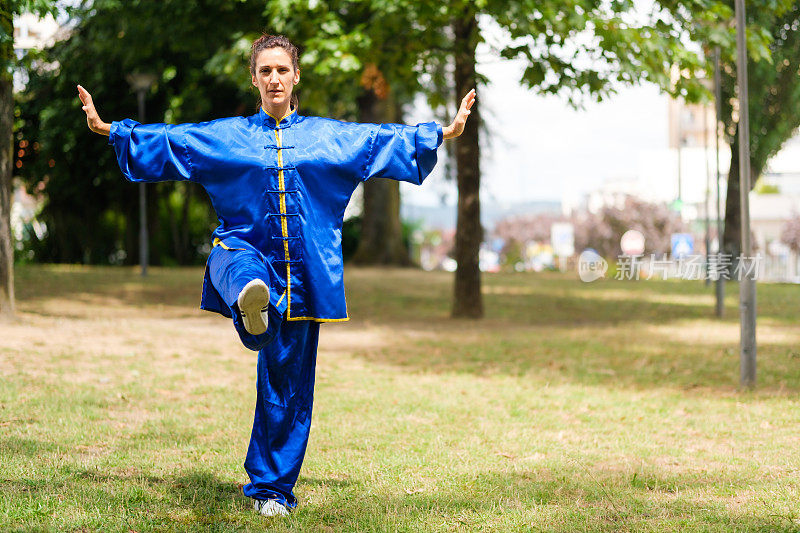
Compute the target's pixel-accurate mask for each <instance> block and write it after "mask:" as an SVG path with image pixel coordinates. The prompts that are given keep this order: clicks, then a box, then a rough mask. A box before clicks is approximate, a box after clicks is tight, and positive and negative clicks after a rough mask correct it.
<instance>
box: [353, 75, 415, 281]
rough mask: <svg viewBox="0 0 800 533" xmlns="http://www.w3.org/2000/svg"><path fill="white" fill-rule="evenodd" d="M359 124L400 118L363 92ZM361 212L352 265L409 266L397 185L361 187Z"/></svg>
mask: <svg viewBox="0 0 800 533" xmlns="http://www.w3.org/2000/svg"><path fill="white" fill-rule="evenodd" d="M358 109H359V117H358V119H359V121H360V122H376V123H384V122H397V121H398V120H399V117H398V116H397V113H396V110H395V108H394V106H393V105H392V103H391V98H379V97H378V96H377V95H376V94H375V91H373V90H372V89H365V90H364V93H363V94H362V96H361V97H360V98H359V99H358ZM363 187H364V210H363V212H362V215H361V236H360V239H359V242H358V249H357V250H356V253H355V254H354V255H353V262H354V263H356V264H359V265H397V266H411V259H410V258H409V253H408V248H406V246H405V245H404V244H403V226H402V224H401V222H400V183H399V182H397V181H395V180H390V179H380V178H379V179H374V178H373V179H371V180H368V181H366V182H365V183H364V185H363Z"/></svg>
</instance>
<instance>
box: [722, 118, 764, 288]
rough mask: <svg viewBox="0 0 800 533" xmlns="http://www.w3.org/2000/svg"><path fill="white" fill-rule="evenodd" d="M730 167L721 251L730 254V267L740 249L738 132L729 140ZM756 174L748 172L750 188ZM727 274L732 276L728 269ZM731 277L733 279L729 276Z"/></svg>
mask: <svg viewBox="0 0 800 533" xmlns="http://www.w3.org/2000/svg"><path fill="white" fill-rule="evenodd" d="M730 146H731V169H730V171H728V193H727V194H728V196H727V198H726V199H725V230H724V232H723V241H722V252H723V253H725V254H730V257H731V268H733V267H735V266H736V261H737V260H738V257H739V254H740V253H741V249H742V206H741V196H740V195H739V181H740V180H739V133H738V131H737V132H736V135H735V136H734V138H733V141H732V142H731V145H730ZM750 168H751V169H755V168H756V165H753V164H752V158H751V166H750ZM757 178H758V174H757V173H756V172H752V171H751V173H750V190H751V191H752V190H753V188H754V187H755V186H756V179H757ZM728 274H729V276H733V272H732V271H730V272H729V273H728ZM731 279H733V278H732V277H731Z"/></svg>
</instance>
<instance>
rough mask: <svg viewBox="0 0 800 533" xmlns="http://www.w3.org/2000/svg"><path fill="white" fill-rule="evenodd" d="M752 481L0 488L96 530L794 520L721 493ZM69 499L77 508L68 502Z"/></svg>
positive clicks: (93, 477) (44, 483)
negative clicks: (278, 501) (272, 512)
mask: <svg viewBox="0 0 800 533" xmlns="http://www.w3.org/2000/svg"><path fill="white" fill-rule="evenodd" d="M751 482H752V480H749V479H745V478H740V477H738V476H737V475H736V474H735V473H722V472H717V473H711V474H710V475H709V474H694V475H680V474H675V475H668V474H664V473H660V472H657V471H655V470H651V471H646V472H638V473H632V472H629V471H613V472H609V471H605V470H596V469H592V468H585V469H581V470H578V469H574V468H564V469H563V470H562V471H559V472H553V471H550V470H548V469H546V468H541V469H532V470H528V471H526V470H521V471H520V470H518V471H515V472H482V473H475V474H459V475H455V476H450V477H447V478H446V479H441V480H440V486H437V487H436V488H434V489H428V490H425V491H419V492H417V491H409V492H408V493H402V492H401V493H400V494H397V492H396V491H394V490H392V489H390V491H391V492H390V494H386V493H385V492H383V491H381V490H378V491H375V490H370V483H371V481H368V480H359V479H355V480H353V481H341V480H326V479H319V478H305V477H301V479H300V482H299V484H298V492H299V496H300V499H301V501H302V498H303V492H304V490H306V487H314V488H315V489H317V490H319V489H323V490H325V489H327V490H329V491H331V492H332V493H333V494H332V496H333V497H332V498H329V499H328V500H329V501H330V503H325V504H319V505H316V504H305V505H303V504H301V506H300V507H299V508H298V510H297V511H296V512H295V513H293V515H292V516H291V517H290V518H289V519H286V520H282V521H265V520H264V519H262V517H258V516H256V515H255V514H254V513H253V512H252V510H251V507H250V501H249V500H248V499H247V498H245V497H244V496H243V495H242V494H241V488H240V487H239V485H237V484H236V483H232V482H229V481H224V480H221V479H219V478H218V477H217V476H215V475H214V474H212V473H210V472H208V471H205V470H200V469H189V470H185V471H183V472H181V473H178V474H177V475H171V476H159V475H153V474H152V473H148V472H146V471H135V470H130V471H116V472H104V471H102V470H92V469H85V468H76V467H74V466H68V467H61V468H59V470H58V472H57V474H56V476H55V479H54V478H53V476H50V477H49V478H48V479H17V480H3V481H2V489H3V491H4V494H5V495H6V496H8V497H11V498H14V497H15V496H16V501H17V504H16V508H15V509H14V510H13V514H14V515H15V516H17V517H18V518H19V519H20V520H21V521H20V522H18V523H17V524H16V525H17V526H19V525H20V524H24V525H25V526H26V527H37V526H47V525H48V524H50V525H52V524H53V522H52V520H53V516H57V517H58V525H59V527H61V528H67V529H74V528H80V527H90V528H100V529H102V530H107V528H108V527H109V525H110V524H117V525H126V527H128V528H129V529H134V530H141V529H148V530H149V529H160V528H164V529H169V530H183V531H190V530H197V529H198V528H202V529H203V530H204V531H229V530H240V529H241V528H242V527H246V526H248V525H255V526H258V525H262V526H269V525H271V526H274V527H276V528H277V529H278V530H284V531H313V530H322V529H325V530H326V531H366V530H381V531H383V530H391V531H422V530H426V529H427V528H426V527H422V524H441V525H442V526H443V527H436V529H440V530H443V529H448V528H450V529H453V528H455V529H457V530H478V529H482V528H485V527H489V529H491V530H510V529H513V530H518V528H520V527H522V528H523V529H524V530H533V531H535V530H538V529H540V528H543V529H546V530H548V531H575V530H584V531H616V530H635V531H638V530H652V531H657V530H678V529H688V530H716V531H797V526H796V524H795V523H794V522H793V520H795V519H796V518H797V516H795V514H793V513H792V512H791V511H790V510H787V509H789V508H790V506H791V501H788V500H787V501H773V502H771V503H770V505H774V507H768V506H767V504H766V503H761V504H758V505H757V506H756V507H753V506H750V507H747V508H744V509H742V511H741V512H735V511H731V510H730V509H729V508H727V507H726V506H725V503H724V500H726V499H729V498H730V496H731V494H732V493H735V492H736V491H737V490H741V491H743V492H746V491H747V490H748V488H750V486H751ZM720 487H723V488H720ZM720 492H724V494H720ZM23 493H24V494H25V495H26V496H27V497H26V498H21V494H23ZM715 498H716V499H715ZM65 505H66V507H65ZM26 506H30V508H29V509H26ZM70 507H71V508H77V509H82V510H83V511H84V512H83V513H80V512H79V513H75V512H69V508H70ZM89 510H93V512H91V513H88V512H86V511H89ZM27 511H30V512H27ZM62 513H63V514H62ZM76 516H77V517H78V518H75V517H76ZM86 516H89V518H86ZM69 517H73V518H72V520H70V519H69ZM81 517H83V518H81Z"/></svg>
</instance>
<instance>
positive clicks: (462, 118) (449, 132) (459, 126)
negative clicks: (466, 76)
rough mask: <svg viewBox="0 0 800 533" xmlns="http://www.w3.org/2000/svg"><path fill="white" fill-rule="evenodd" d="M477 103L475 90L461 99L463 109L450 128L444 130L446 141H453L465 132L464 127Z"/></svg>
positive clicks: (460, 108)
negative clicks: (473, 106)
mask: <svg viewBox="0 0 800 533" xmlns="http://www.w3.org/2000/svg"><path fill="white" fill-rule="evenodd" d="M474 103H475V89H472V90H470V92H468V93H467V94H466V95H465V96H464V98H462V99H461V107H459V109H458V113H456V118H455V120H453V123H452V124H450V125H449V126H446V127H444V128H442V136H443V137H444V138H445V139H452V138H453V137H458V136H459V135H461V134H462V133H463V132H464V125H465V124H466V123H467V117H468V116H469V114H470V113H471V111H470V109H472V105H473V104H474Z"/></svg>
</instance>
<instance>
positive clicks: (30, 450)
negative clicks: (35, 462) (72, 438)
mask: <svg viewBox="0 0 800 533" xmlns="http://www.w3.org/2000/svg"><path fill="white" fill-rule="evenodd" d="M55 449H57V446H56V445H55V444H53V443H51V442H46V441H41V440H36V439H26V438H23V437H2V438H0V458H2V457H5V456H11V455H24V456H26V457H36V456H37V455H39V454H40V453H44V452H51V451H53V450H55Z"/></svg>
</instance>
